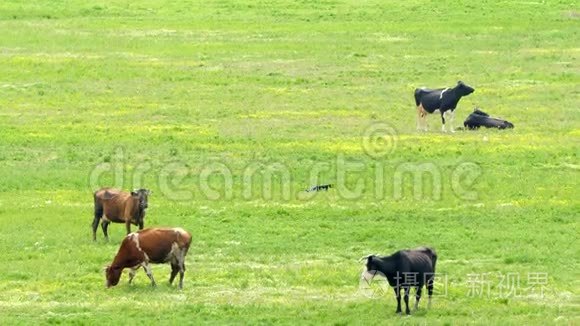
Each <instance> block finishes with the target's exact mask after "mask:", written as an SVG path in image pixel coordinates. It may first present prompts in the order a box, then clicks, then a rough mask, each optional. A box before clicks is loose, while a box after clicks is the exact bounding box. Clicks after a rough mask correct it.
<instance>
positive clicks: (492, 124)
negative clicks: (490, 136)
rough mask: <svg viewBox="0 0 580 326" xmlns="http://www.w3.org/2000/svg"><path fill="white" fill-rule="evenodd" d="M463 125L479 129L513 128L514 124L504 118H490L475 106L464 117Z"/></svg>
mask: <svg viewBox="0 0 580 326" xmlns="http://www.w3.org/2000/svg"><path fill="white" fill-rule="evenodd" d="M463 126H464V127H465V128H467V129H479V127H486V128H498V129H508V128H513V127H514V124H513V123H511V122H509V121H506V120H502V119H497V118H492V117H490V116H489V114H487V113H485V112H483V111H481V110H479V109H477V108H476V109H475V110H473V113H471V114H470V115H469V116H468V117H467V119H465V121H464V122H463Z"/></svg>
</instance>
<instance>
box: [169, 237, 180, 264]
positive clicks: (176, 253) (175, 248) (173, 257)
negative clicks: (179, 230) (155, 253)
mask: <svg viewBox="0 0 580 326" xmlns="http://www.w3.org/2000/svg"><path fill="white" fill-rule="evenodd" d="M180 256H181V255H180V248H179V244H177V242H174V243H172V244H171V251H170V252H169V253H168V254H167V256H166V257H165V261H176V262H177V263H181V260H180Z"/></svg>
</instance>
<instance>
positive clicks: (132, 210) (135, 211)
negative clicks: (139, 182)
mask: <svg viewBox="0 0 580 326" xmlns="http://www.w3.org/2000/svg"><path fill="white" fill-rule="evenodd" d="M150 194H151V192H150V191H149V190H147V189H139V190H135V191H132V192H130V193H128V192H123V191H120V190H117V189H111V188H103V189H100V190H97V191H95V193H94V199H95V218H94V220H93V241H94V240H97V228H98V227H99V222H101V227H102V228H103V233H104V234H105V239H107V240H109V235H108V233H107V229H108V228H109V224H110V223H111V222H115V223H125V226H126V228H127V234H129V233H130V232H131V223H133V224H135V225H138V226H139V230H142V229H143V219H144V218H145V210H146V209H147V207H148V197H149V195H150Z"/></svg>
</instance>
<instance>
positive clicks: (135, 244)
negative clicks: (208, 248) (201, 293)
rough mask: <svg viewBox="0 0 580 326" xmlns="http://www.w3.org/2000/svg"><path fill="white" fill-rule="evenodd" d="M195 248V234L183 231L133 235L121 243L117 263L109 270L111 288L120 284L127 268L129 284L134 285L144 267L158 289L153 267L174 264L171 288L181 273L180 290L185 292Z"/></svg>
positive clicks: (170, 229) (107, 276)
mask: <svg viewBox="0 0 580 326" xmlns="http://www.w3.org/2000/svg"><path fill="white" fill-rule="evenodd" d="M190 244H191V234H189V233H188V232H187V231H185V230H183V229H182V228H152V229H145V230H141V231H138V232H133V233H130V234H129V235H127V236H126V237H125V239H124V240H123V242H122V243H121V247H120V248H119V251H118V252H117V255H116V256H115V259H113V263H112V264H111V265H109V266H107V268H106V285H107V287H111V286H115V285H117V284H118V283H119V279H120V278H121V273H122V272H123V269H124V268H130V269H131V270H130V271H129V284H131V282H132V281H133V277H135V273H136V272H137V269H139V267H143V269H144V270H145V273H147V276H149V279H150V280H151V285H152V286H156V284H155V280H154V279H153V274H152V273H151V266H150V265H149V263H153V264H163V263H167V262H169V263H170V264H171V277H170V278H169V284H173V279H174V278H175V276H176V275H177V272H179V288H180V289H181V288H183V276H184V273H185V256H186V255H187V251H188V249H189V245H190Z"/></svg>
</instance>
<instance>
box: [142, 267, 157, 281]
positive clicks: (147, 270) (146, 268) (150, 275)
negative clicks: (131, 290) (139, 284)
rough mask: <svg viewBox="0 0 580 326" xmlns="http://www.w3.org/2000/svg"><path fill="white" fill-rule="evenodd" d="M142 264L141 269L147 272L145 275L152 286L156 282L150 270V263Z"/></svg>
mask: <svg viewBox="0 0 580 326" xmlns="http://www.w3.org/2000/svg"><path fill="white" fill-rule="evenodd" d="M142 266H143V269H144V270H145V273H146V274H147V276H148V277H149V279H150V280H151V286H153V287H155V286H157V283H155V279H153V272H152V271H151V265H149V264H148V263H143V265H142Z"/></svg>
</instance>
